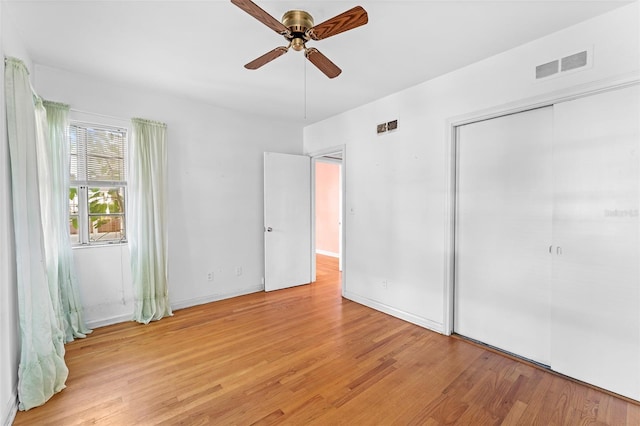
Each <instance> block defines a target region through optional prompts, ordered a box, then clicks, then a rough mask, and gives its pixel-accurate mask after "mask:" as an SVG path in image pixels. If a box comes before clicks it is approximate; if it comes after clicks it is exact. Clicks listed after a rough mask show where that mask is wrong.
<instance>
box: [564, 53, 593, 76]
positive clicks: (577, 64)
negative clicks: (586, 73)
mask: <svg viewBox="0 0 640 426" xmlns="http://www.w3.org/2000/svg"><path fill="white" fill-rule="evenodd" d="M585 65H587V51H586V50H585V51H584V52H580V53H576V54H575V55H571V56H565V57H564V58H562V71H569V70H573V69H576V68H581V67H584V66H585Z"/></svg>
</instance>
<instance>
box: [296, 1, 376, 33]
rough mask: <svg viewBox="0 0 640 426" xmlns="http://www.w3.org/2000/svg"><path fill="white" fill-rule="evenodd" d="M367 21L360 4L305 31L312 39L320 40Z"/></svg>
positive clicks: (365, 13)
mask: <svg viewBox="0 0 640 426" xmlns="http://www.w3.org/2000/svg"><path fill="white" fill-rule="evenodd" d="M367 22H369V16H368V15H367V11H366V10H364V9H363V8H362V7H361V6H356V7H354V8H353V9H349V10H347V11H346V12H343V13H341V14H340V15H337V16H334V17H333V18H331V19H327V20H326V21H324V22H322V23H320V24H318V25H316V26H314V27H313V28H311V29H309V30H308V31H307V35H308V36H309V37H311V38H312V39H314V40H322V39H325V38H327V37H331V36H334V35H336V34H340V33H342V32H345V31H349V30H352V29H354V28H357V27H359V26H361V25H364V24H366V23H367Z"/></svg>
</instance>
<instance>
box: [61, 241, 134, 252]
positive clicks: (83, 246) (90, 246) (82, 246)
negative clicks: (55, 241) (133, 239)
mask: <svg viewBox="0 0 640 426" xmlns="http://www.w3.org/2000/svg"><path fill="white" fill-rule="evenodd" d="M128 244H129V242H128V241H123V242H121V243H104V244H76V245H71V249H72V250H76V249H77V250H85V249H95V248H106V247H117V246H126V245H128Z"/></svg>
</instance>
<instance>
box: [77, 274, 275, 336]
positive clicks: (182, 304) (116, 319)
mask: <svg viewBox="0 0 640 426" xmlns="http://www.w3.org/2000/svg"><path fill="white" fill-rule="evenodd" d="M263 290H264V286H260V285H258V286H254V287H249V288H245V289H241V290H237V291H233V292H230V293H223V294H212V295H210V296H204V297H196V298H194V299H187V300H181V301H178V302H173V303H171V309H172V310H174V311H177V310H180V309H184V308H190V307H192V306H197V305H204V304H205V303H211V302H217V301H218V300H224V299H230V298H232V297H237V296H244V295H245V294H251V293H257V292H259V291H263ZM127 321H132V314H123V315H116V316H112V317H109V318H103V319H97V320H93V321H87V327H89V328H91V329H94V328H100V327H106V326H107V325H113V324H119V323H121V322H127Z"/></svg>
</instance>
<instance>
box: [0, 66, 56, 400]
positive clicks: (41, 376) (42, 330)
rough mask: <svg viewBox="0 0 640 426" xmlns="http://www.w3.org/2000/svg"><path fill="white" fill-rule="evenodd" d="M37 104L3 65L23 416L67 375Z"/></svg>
mask: <svg viewBox="0 0 640 426" xmlns="http://www.w3.org/2000/svg"><path fill="white" fill-rule="evenodd" d="M36 101H37V97H35V96H34V94H33V90H32V88H31V84H30V82H29V71H28V70H27V68H26V66H25V65H24V64H23V63H22V61H20V60H18V59H15V58H7V59H5V103H6V114H7V136H8V141H9V158H10V162H11V190H12V204H13V206H12V207H13V222H14V229H15V247H16V275H17V287H18V316H19V324H20V342H21V343H20V365H19V367H18V399H19V408H20V409H21V410H28V409H30V408H33V407H36V406H38V405H42V404H44V403H45V402H46V401H47V400H48V399H49V398H51V396H52V395H53V394H54V393H56V392H59V391H61V390H62V389H64V387H65V384H64V383H65V381H66V379H67V375H68V373H69V370H68V369H67V366H66V365H65V362H64V334H63V331H62V329H61V328H60V327H59V325H58V321H57V315H56V313H55V311H54V304H53V302H52V300H55V299H56V298H57V296H53V295H52V294H51V291H50V288H49V282H48V276H47V266H46V260H45V247H44V237H43V222H42V216H41V203H40V176H39V170H38V169H39V167H38V148H39V147H38V143H37V138H38V135H39V134H40V135H42V134H43V133H44V130H43V122H42V120H41V117H42V116H41V115H39V116H38V118H39V119H38V120H37V119H36V117H37V116H36ZM39 108H41V105H40V106H39ZM40 161H41V160H40Z"/></svg>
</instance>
